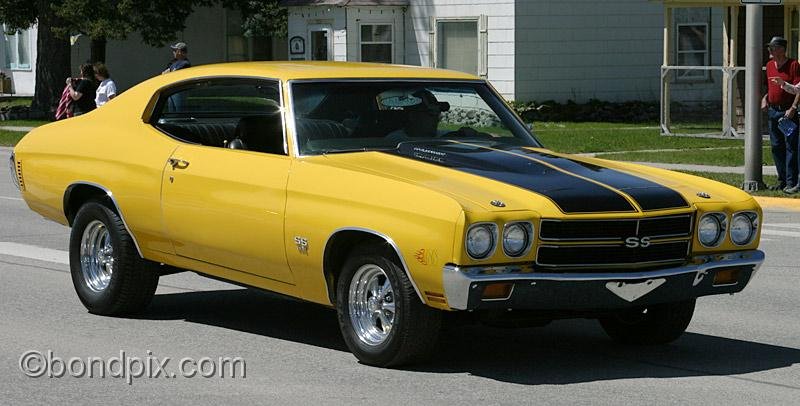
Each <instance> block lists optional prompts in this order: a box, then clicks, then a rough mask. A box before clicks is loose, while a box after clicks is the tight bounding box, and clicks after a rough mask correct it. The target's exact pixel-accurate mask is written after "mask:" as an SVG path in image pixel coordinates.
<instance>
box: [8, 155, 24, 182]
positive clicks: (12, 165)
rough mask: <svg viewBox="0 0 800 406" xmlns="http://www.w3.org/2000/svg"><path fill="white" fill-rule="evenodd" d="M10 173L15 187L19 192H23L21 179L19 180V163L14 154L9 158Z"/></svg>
mask: <svg viewBox="0 0 800 406" xmlns="http://www.w3.org/2000/svg"><path fill="white" fill-rule="evenodd" d="M8 173H10V174H11V179H12V182H14V186H16V187H17V190H21V189H20V187H19V178H17V161H16V160H15V159H14V153H13V152H12V153H11V156H10V157H9V158H8Z"/></svg>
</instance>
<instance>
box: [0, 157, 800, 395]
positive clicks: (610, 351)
mask: <svg viewBox="0 0 800 406" xmlns="http://www.w3.org/2000/svg"><path fill="white" fill-rule="evenodd" d="M9 153H10V150H8V149H0V163H2V165H0V399H2V400H0V403H2V404H9V405H11V404H13V405H18V404H44V403H46V404H64V403H74V404H95V403H98V404H99V403H114V404H116V403H123V402H125V403H127V402H152V403H155V402H164V403H168V404H188V403H201V404H208V403H223V402H224V403H231V404H239V403H250V404H253V403H258V404H263V403H267V404H274V403H279V402H280V403H288V404H300V403H302V404H310V403H312V402H313V403H321V404H340V403H345V402H347V403H372V404H375V403H377V402H380V403H381V404H415V403H422V402H426V403H427V402H435V403H437V404H440V403H441V404H451V403H464V402H481V403H491V404H520V403H526V404H530V403H536V404H551V403H559V404H562V403H569V404H614V405H617V404H681V405H683V404H698V403H703V404H728V405H731V404H748V405H750V404H776V405H783V404H798V400H800V317H798V313H797V312H798V311H800V269H799V268H798V261H797V255H798V252H799V251H800V250H798V248H800V243H798V241H800V238H799V237H800V211H792V210H789V209H772V208H766V209H765V210H766V215H765V219H764V223H765V224H764V232H763V240H762V246H761V248H762V249H763V250H764V251H765V252H766V254H767V262H766V264H765V266H764V267H762V269H761V270H760V271H759V273H758V274H757V275H756V277H755V279H754V280H753V282H752V283H751V284H750V286H748V287H747V288H746V289H745V290H744V291H743V292H742V293H739V294H736V295H734V296H728V295H726V296H715V297H707V298H703V299H701V300H699V302H698V306H697V310H696V313H695V317H694V319H693V321H692V324H691V325H690V327H689V331H688V333H687V334H685V335H684V336H683V337H682V338H681V339H679V340H678V341H677V342H675V343H673V344H671V345H668V346H662V347H643V348H641V347H634V348H629V347H624V346H620V345H616V344H613V343H612V342H611V341H610V340H609V339H608V338H607V337H606V336H605V334H604V333H603V331H602V330H601V329H600V327H599V325H598V324H597V323H596V322H594V321H592V320H569V321H559V322H554V323H552V324H550V325H548V326H546V327H542V328H527V329H515V330H509V329H497V328H488V327H480V326H469V327H456V328H452V329H450V330H448V331H446V332H445V333H444V337H443V339H442V340H441V345H440V347H439V350H438V351H437V354H436V356H435V358H434V359H433V360H432V361H431V362H430V363H429V364H427V365H422V366H417V367H414V368H411V369H402V370H389V369H378V368H373V367H368V366H365V365H361V364H359V363H358V362H357V361H356V359H355V358H354V357H353V356H352V355H351V354H350V353H349V352H348V351H347V349H346V347H345V345H344V342H343V341H342V338H341V337H340V334H339V330H338V326H337V324H336V319H335V313H334V312H333V311H332V310H330V309H327V308H324V307H320V306H316V305H312V304H308V303H303V302H299V301H294V300H289V299H285V298H281V297H278V296H276V295H271V294H268V293H263V292H259V291H253V290H247V289H243V288H241V287H238V286H233V285H229V284H226V283H222V282H218V281H213V280H209V279H206V278H202V277H200V276H197V275H195V274H190V273H182V274H176V275H170V276H166V277H163V278H162V279H161V283H160V285H159V288H158V291H157V294H156V297H155V299H154V300H153V303H152V305H151V306H150V307H149V308H148V310H147V311H146V313H144V314H142V315H140V316H138V317H136V318H113V317H101V316H96V315H92V314H89V313H87V311H86V310H85V309H84V307H83V306H82V305H81V303H80V302H79V301H78V298H77V296H76V295H75V293H74V292H73V287H72V282H71V280H70V275H69V268H68V265H67V254H66V250H67V245H68V235H69V230H68V229H67V228H66V227H64V226H61V225H59V224H56V223H53V222H49V221H47V220H44V219H43V218H41V217H40V216H38V215H37V214H35V213H33V212H32V211H30V210H29V209H28V208H27V206H26V205H25V202H24V201H22V200H21V199H20V198H19V194H18V192H17V191H16V189H15V188H14V187H13V185H12V184H11V181H10V177H9V174H8V168H7V165H6V162H7V159H8V155H9ZM28 351H38V352H40V353H42V354H45V355H46V354H47V353H48V351H51V352H52V353H51V356H50V358H49V359H50V360H52V359H54V357H57V358H60V359H62V360H64V361H67V360H68V359H70V358H74V357H77V358H76V359H78V360H79V361H81V360H85V359H87V357H100V358H102V359H105V360H109V359H111V358H113V357H120V358H121V354H120V352H121V351H122V352H124V353H125V354H126V355H127V356H129V357H139V358H146V357H152V358H157V359H158V363H161V362H163V360H164V359H167V358H169V359H170V361H169V362H168V364H167V365H166V368H165V370H167V371H173V372H174V371H177V370H178V360H180V359H183V358H185V357H191V358H192V359H194V360H200V359H201V358H202V357H210V358H212V359H214V360H216V359H217V358H218V357H241V359H243V360H244V361H245V362H246V375H245V377H241V376H237V377H235V378H231V377H229V376H228V377H224V378H220V377H212V378H205V377H201V376H194V377H184V376H180V374H178V376H176V377H174V378H171V377H168V376H169V373H168V372H166V371H165V373H164V374H161V375H160V376H157V377H151V378H148V377H144V376H142V377H138V378H133V379H131V378H130V375H129V376H128V377H127V378H126V377H112V376H106V377H105V378H102V377H99V376H94V377H91V378H90V377H88V376H85V374H84V376H77V377H75V376H71V375H70V374H64V376H61V377H58V376H57V375H58V373H57V372H58V371H57V370H56V369H57V368H56V367H54V368H52V369H51V371H50V373H49V374H45V376H42V377H38V378H37V377H29V376H26V375H25V374H24V373H23V372H22V371H21V369H20V365H19V364H20V359H21V357H22V356H23V354H25V353H26V352H28ZM34 364H36V363H34ZM51 364H52V362H51ZM34 366H35V365H34ZM48 375H54V377H49V376H48ZM75 375H80V374H75ZM98 375H99V374H98ZM117 375H119V374H117ZM129 381H130V383H129Z"/></svg>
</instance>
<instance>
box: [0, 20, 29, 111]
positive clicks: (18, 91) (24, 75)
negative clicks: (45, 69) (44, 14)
mask: <svg viewBox="0 0 800 406" xmlns="http://www.w3.org/2000/svg"><path fill="white" fill-rule="evenodd" d="M28 32H29V33H30V47H29V48H28V50H29V51H30V61H31V68H30V69H7V68H3V72H5V74H6V76H8V77H9V78H11V82H12V83H11V88H12V90H13V91H14V95H16V96H32V95H33V92H34V90H35V87H36V55H37V51H36V50H37V48H36V40H37V36H38V30H37V26H36V25H34V26H33V27H31V28H30V29H29V31H28ZM5 57H6V56H5V47H0V62H2V63H3V64H4V63H5ZM7 93H8V91H6V94H7Z"/></svg>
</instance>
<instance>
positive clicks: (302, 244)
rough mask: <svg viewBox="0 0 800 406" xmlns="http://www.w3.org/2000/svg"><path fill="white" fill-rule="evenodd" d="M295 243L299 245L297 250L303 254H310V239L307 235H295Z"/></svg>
mask: <svg viewBox="0 0 800 406" xmlns="http://www.w3.org/2000/svg"><path fill="white" fill-rule="evenodd" d="M294 244H295V245H296V246H297V251H299V252H300V253H301V254H303V255H308V239H307V238H305V237H294Z"/></svg>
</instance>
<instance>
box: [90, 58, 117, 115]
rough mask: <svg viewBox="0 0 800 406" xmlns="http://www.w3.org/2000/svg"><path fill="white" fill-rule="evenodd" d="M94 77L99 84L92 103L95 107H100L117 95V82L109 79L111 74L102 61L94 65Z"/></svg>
mask: <svg viewBox="0 0 800 406" xmlns="http://www.w3.org/2000/svg"><path fill="white" fill-rule="evenodd" d="M94 78H95V79H97V81H98V82H100V84H99V85H97V91H96V92H95V98H94V103H95V104H96V105H97V107H100V106H102V105H104V104H106V103H108V101H109V100H111V99H113V98H114V97H116V96H117V84H116V83H114V81H113V80H111V74H110V73H109V72H108V68H106V65H104V64H102V63H97V64H95V65H94Z"/></svg>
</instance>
